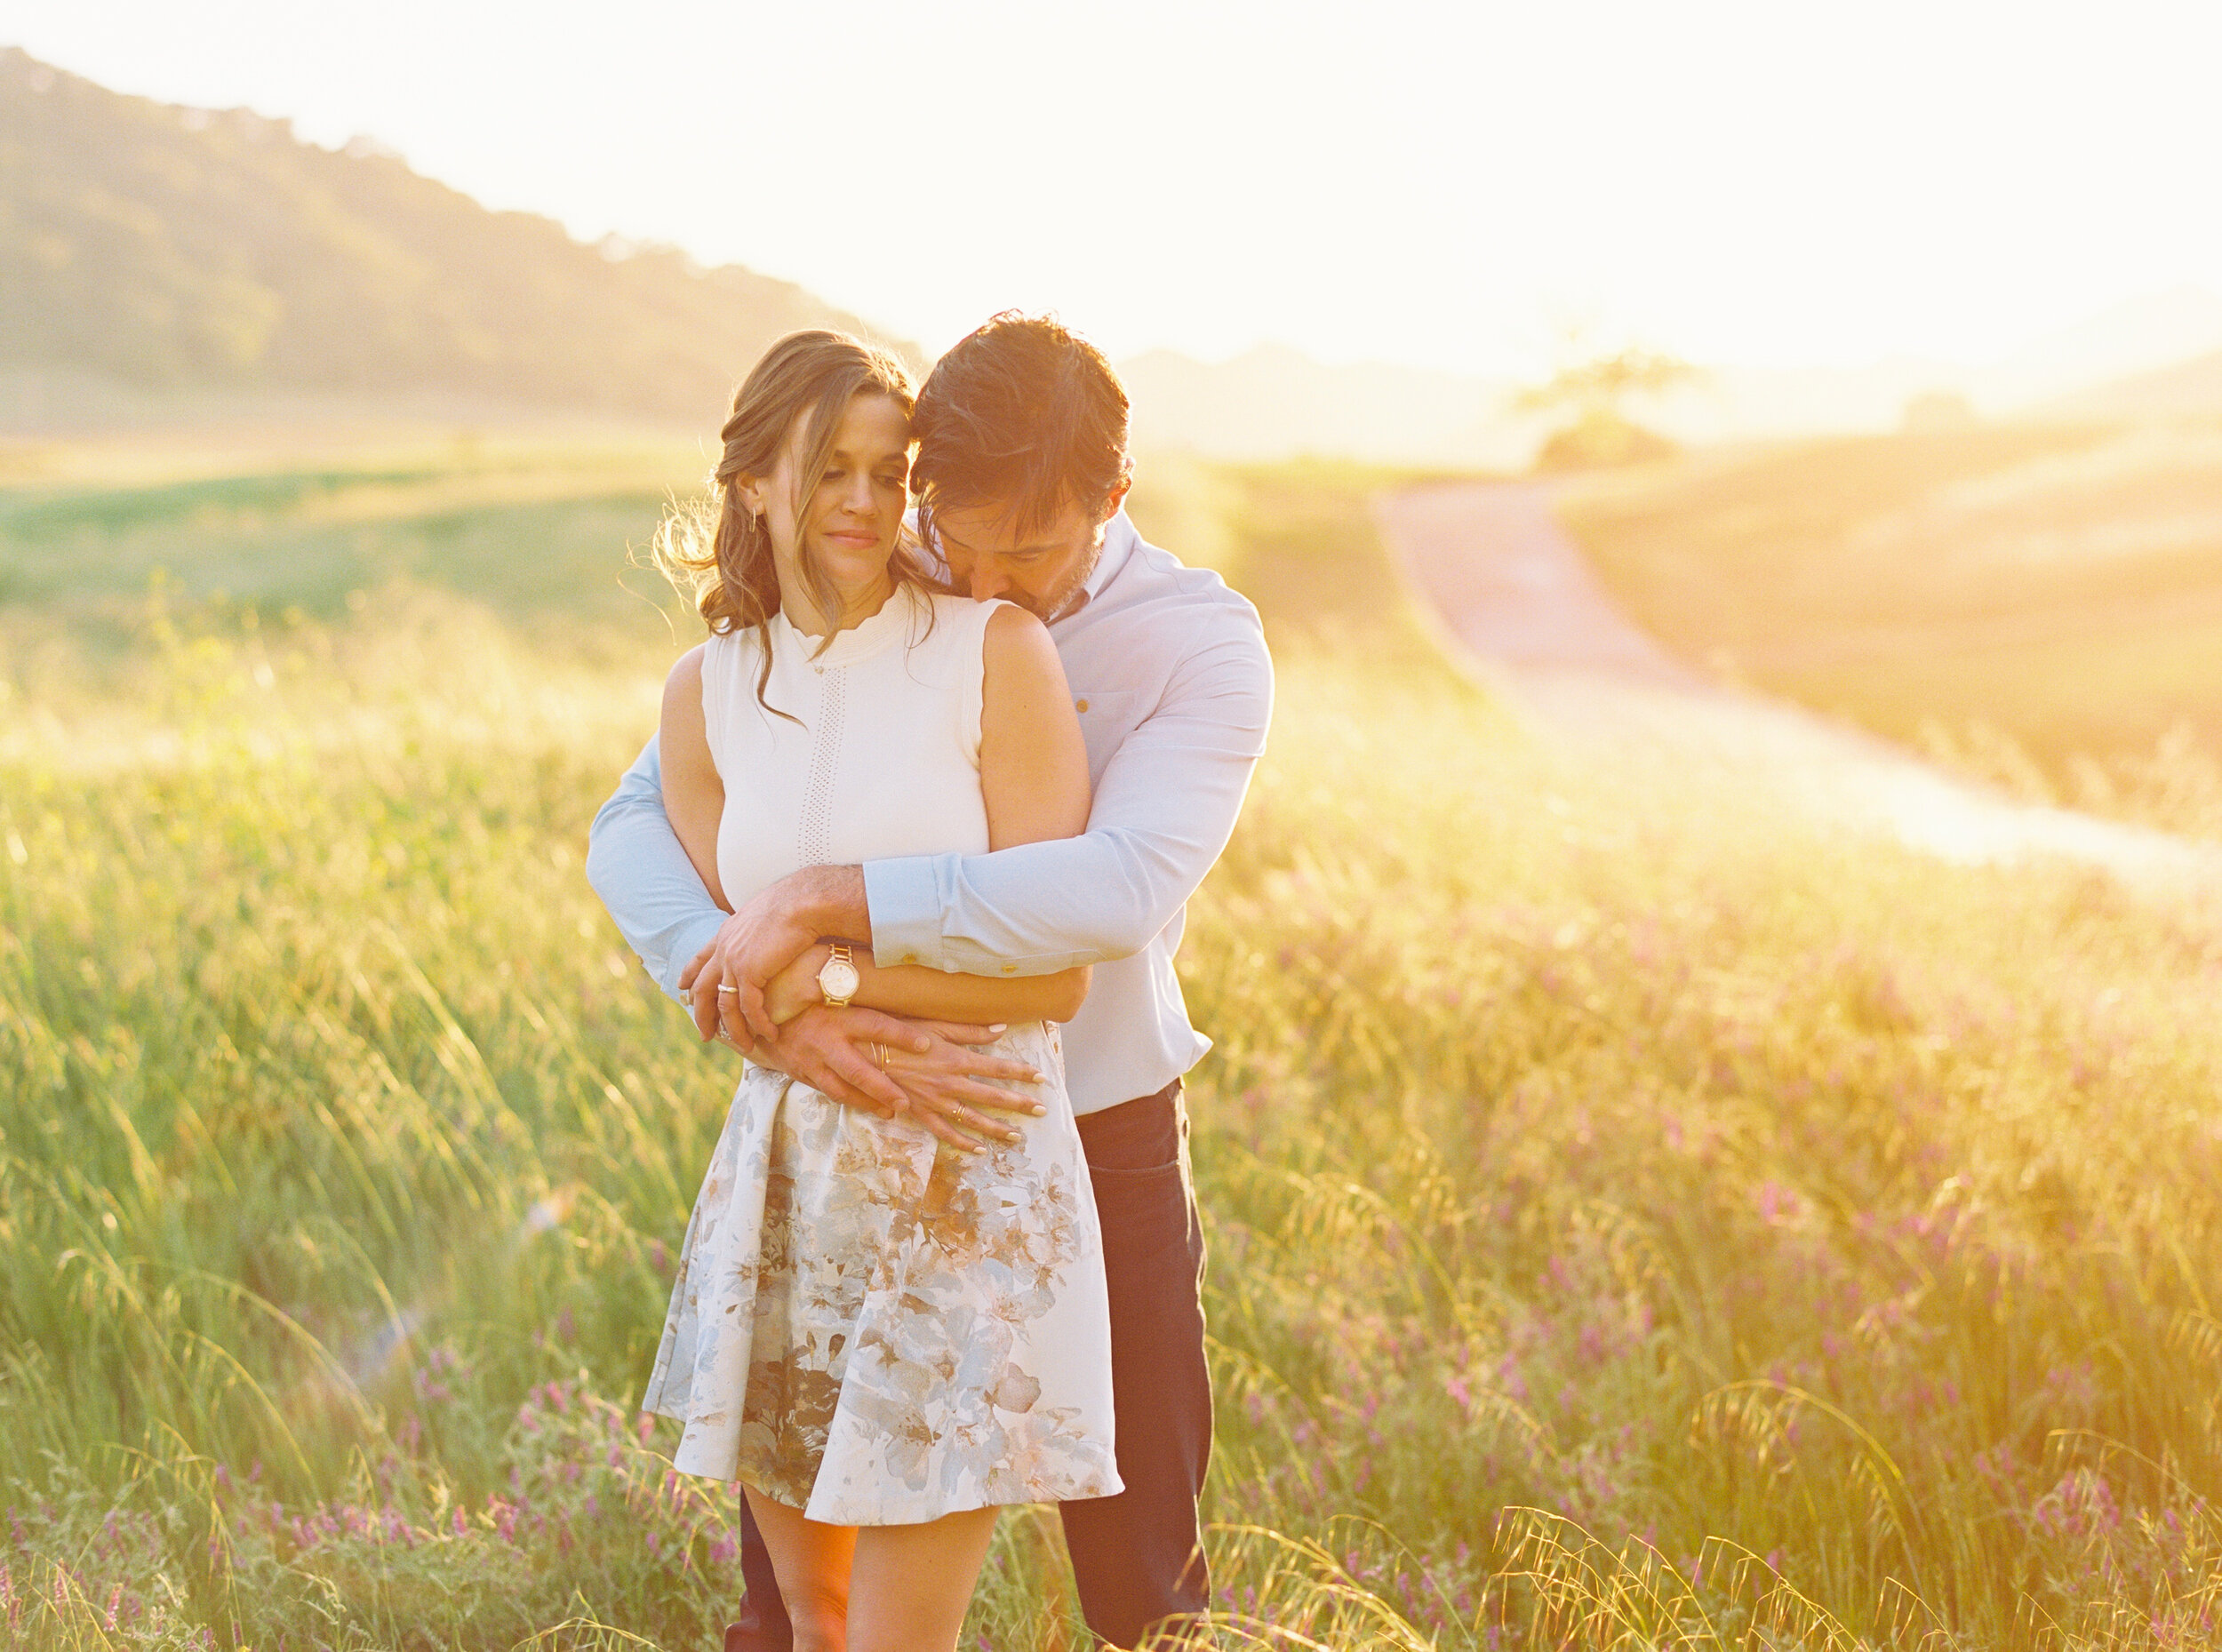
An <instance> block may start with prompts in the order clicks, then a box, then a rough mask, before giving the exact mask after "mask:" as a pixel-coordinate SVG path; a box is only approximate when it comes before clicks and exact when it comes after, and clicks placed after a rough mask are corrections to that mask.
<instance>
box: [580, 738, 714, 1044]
mask: <svg viewBox="0 0 2222 1652" xmlns="http://www.w3.org/2000/svg"><path fill="white" fill-rule="evenodd" d="M587 882H589V883H591V884H592V885H593V886H594V892H595V894H597V895H599V896H600V897H601V898H602V904H603V906H606V907H608V908H609V910H610V916H611V918H612V919H613V920H615V922H616V923H617V927H618V930H619V933H620V934H622V935H623V936H624V937H625V939H626V942H627V945H629V946H631V947H632V949H633V950H634V951H635V953H637V954H639V955H640V961H641V962H642V963H643V965H644V966H645V967H646V968H647V970H648V973H649V976H650V977H651V978H652V979H653V980H654V981H655V983H656V985H657V986H660V987H662V988H663V990H664V991H665V993H666V994H668V995H669V996H670V997H672V998H673V999H675V1000H677V1001H678V1002H681V1003H684V1002H686V1001H685V1000H684V999H683V998H682V997H681V996H680V993H679V976H680V973H681V972H682V971H683V970H685V969H686V967H687V965H688V964H690V963H691V962H693V961H694V955H695V954H697V953H699V952H700V951H701V950H702V948H704V947H705V946H708V945H709V944H710V942H711V941H713V940H715V938H716V937H717V931H718V930H719V929H720V928H721V927H722V926H723V924H724V922H725V914H724V912H723V909H721V908H720V907H719V906H718V904H717V903H716V902H715V901H714V900H712V899H711V898H710V892H709V890H707V889H706V888H704V887H703V883H702V880H701V878H700V877H699V876H698V875H697V874H696V873H695V870H694V863H693V862H692V861H691V860H689V859H688V858H687V851H686V850H684V849H683V848H682V847H681V846H680V843H679V839H678V835H677V834H675V833H674V832H673V831H672V829H671V818H670V817H669V816H668V815H667V814H666V813H665V812H664V792H663V764H662V761H661V759H660V757H659V754H658V752H657V749H656V742H655V740H654V739H652V738H651V739H650V741H649V742H648V744H647V745H646V746H643V748H642V749H641V754H640V756H639V757H638V758H637V759H636V760H635V762H634V763H633V766H632V767H631V768H630V769H627V770H626V771H625V776H624V778H622V779H620V780H619V782H618V785H617V790H616V791H615V792H613V793H611V795H610V800H609V802H605V803H603V805H602V807H601V809H600V810H597V811H596V812H595V817H594V826H593V828H592V829H591V830H590V831H589V832H588V834H587Z"/></svg>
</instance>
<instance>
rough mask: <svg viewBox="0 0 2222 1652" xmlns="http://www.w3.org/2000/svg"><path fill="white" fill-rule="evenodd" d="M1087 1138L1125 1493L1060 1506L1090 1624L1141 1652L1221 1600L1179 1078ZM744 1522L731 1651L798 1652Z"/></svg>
mask: <svg viewBox="0 0 2222 1652" xmlns="http://www.w3.org/2000/svg"><path fill="white" fill-rule="evenodd" d="M1080 1140H1081V1145H1082V1147H1083V1149H1084V1150H1085V1151H1086V1153H1087V1155H1088V1177H1089V1180H1090V1181H1091V1182H1092V1183H1093V1184H1094V1185H1095V1190H1096V1212H1097V1215H1098V1217H1099V1219H1100V1220H1101V1222H1102V1225H1103V1264H1104V1273H1105V1275H1106V1278H1107V1281H1108V1284H1109V1287H1110V1297H1111V1383H1112V1409H1113V1413H1114V1417H1115V1426H1116V1431H1117V1436H1118V1440H1117V1444H1118V1456H1119V1478H1120V1479H1121V1480H1123V1481H1124V1482H1125V1484H1126V1489H1125V1490H1124V1491H1122V1492H1121V1493H1120V1494H1119V1495H1118V1496H1115V1497H1091V1498H1090V1499H1088V1500H1087V1501H1085V1502H1081V1503H1067V1504H1063V1505H1062V1506H1061V1510H1060V1512H1062V1514H1063V1515H1064V1520H1065V1543H1066V1546H1067V1548H1069V1549H1070V1550H1071V1551H1072V1556H1073V1575H1074V1578H1075V1582H1077V1583H1078V1584H1079V1586H1080V1605H1081V1610H1082V1611H1083V1612H1084V1613H1085V1614H1086V1615H1087V1618H1088V1627H1089V1628H1090V1629H1091V1630H1092V1631H1094V1632H1095V1633H1096V1634H1097V1635H1099V1637H1101V1638H1102V1639H1103V1640H1107V1641H1109V1642H1110V1643H1111V1644H1112V1645H1113V1646H1115V1647H1120V1648H1131V1647H1134V1646H1138V1645H1139V1644H1140V1643H1141V1642H1142V1640H1144V1639H1145V1638H1146V1637H1147V1635H1149V1634H1150V1632H1152V1631H1153V1630H1155V1631H1156V1632H1158V1634H1159V1637H1160V1640H1167V1639H1171V1638H1173V1637H1176V1636H1177V1635H1178V1633H1179V1627H1180V1624H1181V1623H1182V1622H1183V1620H1187V1619H1200V1618H1201V1616H1202V1615H1203V1611H1204V1609H1205V1608H1206V1606H1207V1604H1208V1602H1209V1600H1210V1599H1211V1577H1210V1575H1209V1573H1208V1572H1207V1571H1206V1570H1205V1568H1204V1562H1203V1544H1202V1542H1201V1540H1200V1537H1199V1535H1198V1532H1197V1529H1196V1499H1197V1497H1198V1496H1200V1495H1201V1494H1202V1492H1203V1471H1204V1468H1205V1466H1206V1465H1207V1464H1208V1463H1209V1462H1210V1460H1211V1373H1210V1371H1209V1369H1207V1368H1206V1366H1205V1364H1204V1358H1203V1230H1202V1228H1201V1227H1199V1226H1198V1225H1197V1222H1196V1209H1195V1188H1194V1185H1193V1184H1192V1182H1191V1180H1190V1177H1189V1172H1188V1115H1187V1109H1186V1108H1185V1107H1183V1105H1181V1097H1180V1081H1179V1080H1178V1079H1176V1080H1174V1081H1172V1082H1171V1084H1168V1085H1167V1086H1166V1087H1165V1088H1164V1089H1162V1090H1160V1091H1158V1092H1157V1093H1156V1094H1155V1095H1154V1096H1144V1097H1140V1098H1139V1100H1135V1101H1128V1102H1122V1103H1120V1104H1119V1105H1117V1106H1115V1107H1107V1108H1105V1109H1104V1110H1103V1111H1101V1112H1099V1113H1087V1114H1084V1115H1083V1117H1082V1118H1081V1120H1080ZM740 1520H741V1545H740V1567H741V1576H742V1578H743V1580H744V1582H745V1583H746V1584H747V1593H746V1594H745V1595H744V1596H743V1597H742V1600H741V1603H740V1616H739V1619H738V1620H737V1621H736V1622H735V1623H734V1624H732V1625H731V1627H730V1628H728V1629H727V1630H726V1631H725V1652H791V1648H793V1646H794V1643H795V1642H794V1634H793V1632H792V1631H791V1630H790V1629H789V1627H788V1625H787V1608H786V1607H785V1606H784V1605H783V1604H782V1603H781V1601H780V1600H779V1580H778V1578H777V1577H775V1576H773V1575H772V1570H771V1555H770V1554H769V1553H768V1552H766V1551H765V1549H764V1546H763V1537H762V1536H759V1535H758V1534H757V1531H756V1523H755V1520H752V1519H751V1518H750V1517H749V1514H748V1504H747V1499H746V1498H743V1499H742V1501H741V1508H740Z"/></svg>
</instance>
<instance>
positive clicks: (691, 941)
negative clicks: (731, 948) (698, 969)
mask: <svg viewBox="0 0 2222 1652" xmlns="http://www.w3.org/2000/svg"><path fill="white" fill-rule="evenodd" d="M724 927H725V914H723V913H722V912H720V911H718V910H717V909H716V908H715V907H712V908H711V909H710V910H709V911H708V912H707V914H704V915H703V916H701V917H699V918H698V919H696V920H694V921H693V922H691V923H685V924H682V925H681V926H679V928H678V929H676V930H674V931H673V932H672V938H671V952H670V954H669V955H668V956H667V957H666V958H665V959H664V966H663V969H662V970H660V971H651V973H653V974H654V975H655V977H656V985H657V986H660V987H662V988H663V989H664V994H665V995H666V996H667V997H669V998H671V999H673V1000H675V1001H676V1002H679V1003H681V1004H685V1005H687V1007H688V1008H689V1009H691V1008H692V1007H693V1006H692V1005H691V1003H688V1001H687V999H686V998H685V996H684V995H683V994H681V992H680V991H679V978H680V977H681V976H682V975H683V974H685V973H686V968H687V966H688V965H689V964H691V963H692V962H694V959H695V954H698V953H699V952H700V951H701V950H702V949H703V948H704V947H705V946H708V945H709V944H710V943H711V942H712V941H714V940H715V939H716V938H717V932H718V931H719V930H722V929H723V928H724Z"/></svg>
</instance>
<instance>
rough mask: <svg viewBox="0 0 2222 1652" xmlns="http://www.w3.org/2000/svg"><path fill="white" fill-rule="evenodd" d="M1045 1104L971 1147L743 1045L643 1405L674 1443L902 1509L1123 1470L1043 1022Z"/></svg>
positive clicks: (1093, 1265)
mask: <svg viewBox="0 0 2222 1652" xmlns="http://www.w3.org/2000/svg"><path fill="white" fill-rule="evenodd" d="M992 1049H993V1050H994V1053H995V1054H998V1055H1006V1056H1009V1057H1011V1058H1013V1059H1015V1060H1019V1061H1024V1062H1027V1063H1029V1064H1030V1065H1033V1066H1034V1067H1035V1070H1036V1071H1037V1072H1040V1073H1043V1074H1044V1075H1045V1076H1046V1077H1047V1078H1048V1079H1049V1082H1047V1083H1045V1084H1043V1085H1042V1086H1040V1087H1039V1091H1038V1093H1039V1094H1040V1095H1041V1097H1042V1099H1043V1100H1044V1101H1045V1102H1047V1103H1048V1104H1049V1107H1050V1111H1049V1113H1047V1114H1046V1115H1044V1116H1043V1117H1042V1118H1039V1119H1032V1120H1028V1119H1025V1118H1023V1117H1021V1118H1019V1125H1020V1127H1021V1129H1023V1130H1024V1132H1025V1135H1024V1139H1023V1140H1021V1141H1020V1142H1019V1144H1018V1145H1015V1146H1007V1147H1006V1146H1001V1145H997V1146H992V1147H990V1149H989V1150H988V1151H987V1152H986V1153H955V1152H953V1151H951V1150H949V1149H947V1148H946V1147H941V1146H939V1144H938V1143H937V1142H936V1141H935V1140H934V1138H933V1137H932V1135H931V1133H929V1132H928V1131H927V1130H926V1129H923V1127H922V1126H919V1125H917V1124H914V1123H911V1122H909V1121H905V1120H901V1119H895V1120H882V1119H879V1118H875V1117H874V1116H873V1115H872V1114H871V1113H865V1112H862V1111H860V1110H859V1109H857V1108H854V1107H846V1106H843V1105H841V1104H839V1103H838V1102H835V1101H832V1100H830V1099H828V1098H827V1097H825V1096H824V1095H822V1094H820V1093H819V1091H817V1090H815V1089H811V1088H810V1087H809V1086H807V1085H804V1084H800V1083H796V1082H795V1081H793V1080H791V1079H789V1078H787V1076H786V1075H785V1074H783V1073H774V1072H771V1071H770V1070H768V1069H766V1068H763V1067H758V1066H753V1065H752V1066H750V1067H749V1068H748V1069H747V1073H746V1074H745V1075H744V1076H743V1078H742V1080H741V1082H740V1089H739V1092H738V1093H737V1094H736V1095H735V1096H734V1097H733V1105H732V1110H731V1113H729V1114H728V1115H727V1117H726V1121H725V1129H724V1132H723V1134H722V1135H721V1136H720V1137H718V1142H717V1149H716V1152H715V1153H714V1154H713V1155H712V1157H711V1160H710V1168H709V1173H708V1174H707V1176H706V1177H704V1178H703V1181H702V1192H701V1194H700V1196H699V1198H697V1199H696V1201H695V1203H694V1217H693V1219H692V1220H691V1222H690V1223H689V1224H688V1225H687V1236H686V1242H685V1244H684V1245H683V1247H682V1249H681V1252H680V1257H679V1277H678V1280H677V1281H676V1282H675V1285H674V1286H673V1289H672V1293H671V1309H670V1313H669V1314H668V1315H667V1317H666V1319H665V1321H664V1334H663V1343H662V1346H661V1347H660V1348H659V1350H658V1351H657V1354H656V1364H655V1369H654V1371H653V1372H652V1374H651V1376H650V1377H649V1379H648V1393H647V1397H646V1398H645V1399H644V1400H643V1402H642V1404H643V1409H646V1410H649V1411H652V1412H655V1413H657V1414H658V1415H659V1416H663V1417H675V1418H677V1419H678V1420H679V1421H680V1422H681V1423H683V1425H685V1427H684V1430H683V1433H682V1434H681V1436H680V1441H679V1448H678V1451H677V1452H676V1454H675V1456H674V1458H673V1461H674V1463H675V1465H676V1466H677V1467H678V1468H679V1469H680V1470H681V1471H682V1472H685V1473H689V1474H701V1475H707V1476H708V1477H710V1478H712V1479H716V1480H735V1479H738V1480H745V1481H746V1482H747V1484H748V1485H750V1486H752V1487H754V1488H755V1489H756V1490H757V1491H759V1492H761V1493H763V1495H764V1496H770V1497H772V1498H775V1499H777V1500H778V1501H779V1502H781V1503H784V1504H787V1505H789V1506H790V1507H793V1508H799V1509H801V1510H802V1511H803V1512H804V1513H805V1514H807V1515H808V1516H809V1517H810V1518H811V1520H822V1521H825V1522H826V1523H827V1524H829V1525H839V1526H899V1525H907V1524H911V1523H913V1522H916V1521H921V1520H936V1519H939V1517H940V1516H942V1515H944V1514H953V1513H955V1512H959V1511H961V1510H965V1509H977V1508H983V1507H986V1506H987V1505H989V1504H1003V1503H1039V1502H1060V1503H1062V1502H1071V1501H1074V1500H1075V1499H1078V1498H1082V1497H1101V1496H1110V1495H1111V1494H1113V1493H1115V1492H1116V1491H1118V1490H1120V1489H1121V1485H1120V1481H1119V1476H1118V1469H1117V1466H1116V1464H1115V1459H1114V1456H1113V1450H1112V1433H1111V1330H1110V1316H1109V1308H1108V1304H1107V1298H1106V1297H1105V1293H1104V1281H1103V1241H1102V1236H1101V1234H1100V1233H1099V1231H1098V1228H1097V1225H1096V1207H1095V1198H1094V1195H1093V1193H1091V1189H1090V1187H1089V1184H1088V1163H1087V1160H1086V1159H1085V1157H1084V1156H1083V1154H1082V1152H1081V1146H1080V1131H1079V1129H1078V1127H1077V1126H1076V1125H1075V1123H1074V1121H1073V1113H1072V1104H1071V1102H1070V1100H1069V1099H1068V1098H1067V1096H1066V1095H1065V1087H1064V1082H1063V1076H1062V1075H1063V1071H1064V1068H1063V1063H1062V1060H1061V1059H1060V1051H1059V1047H1058V1040H1057V1035H1056V1033H1055V1031H1054V1030H1053V1029H1051V1028H1050V1027H1048V1026H1044V1025H1043V1024H1042V1023H1040V1022H1035V1023H1032V1024H1030V1025H1028V1026H1014V1027H1012V1028H1011V1030H1010V1031H1009V1032H1008V1033H1005V1034H1004V1035H1003V1037H1002V1038H1001V1039H1000V1040H998V1041H996V1043H995V1045H994V1046H992Z"/></svg>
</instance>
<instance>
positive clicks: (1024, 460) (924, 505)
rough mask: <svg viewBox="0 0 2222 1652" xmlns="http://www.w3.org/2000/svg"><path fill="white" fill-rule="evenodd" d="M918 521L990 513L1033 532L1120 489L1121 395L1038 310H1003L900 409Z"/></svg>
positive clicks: (1090, 356)
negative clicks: (912, 454)
mask: <svg viewBox="0 0 2222 1652" xmlns="http://www.w3.org/2000/svg"><path fill="white" fill-rule="evenodd" d="M911 429H912V431H913V432H914V434H915V435H916V436H917V438H918V457H917V459H915V461H913V463H912V465H911V467H910V485H911V489H912V491H914V492H915V494H916V495H917V497H918V507H919V508H918V515H919V525H920V527H921V529H922V530H925V531H928V532H931V525H932V521H933V513H934V512H935V511H936V510H937V509H939V510H978V509H979V508H981V507H995V508H996V509H999V510H1001V511H1003V512H1004V513H1005V517H1004V519H1005V520H1006V521H1007V522H1008V523H1010V524H1011V527H1012V528H1013V529H1014V530H1015V531H1018V532H1019V533H1022V534H1027V533H1036V532H1039V531H1042V530H1043V529H1044V528H1046V527H1048V526H1049V525H1050V523H1052V522H1053V521H1055V520H1056V518H1057V517H1058V516H1059V515H1060V514H1062V513H1063V512H1064V511H1065V510H1066V509H1067V507H1071V506H1075V505H1077V506H1079V507H1081V508H1083V510H1086V511H1089V512H1091V513H1093V512H1095V511H1098V510H1099V509H1100V508H1101V507H1103V505H1104V504H1105V502H1106V501H1107V500H1108V499H1110V497H1111V496H1112V495H1113V494H1114V493H1115V492H1117V491H1118V490H1119V489H1120V488H1122V487H1123V486H1124V485H1125V484H1126V482H1127V479H1128V478H1129V477H1130V476H1131V475H1133V473H1134V462H1133V460H1132V459H1130V458H1128V457H1127V451H1126V389H1125V387H1123V385H1121V384H1120V383H1119V378H1118V375H1117V374H1116V373H1115V372H1113V371H1111V363H1109V362H1107V361H1106V360H1105V359H1104V356H1103V352H1102V351H1101V350H1099V349H1098V348H1096V347H1095V346H1094V345H1092V344H1091V343H1089V342H1088V341H1087V339H1083V338H1082V337H1080V336H1079V335H1078V334H1077V333H1075V332H1073V331H1070V330H1069V329H1068V328H1067V327H1065V326H1064V325H1063V324H1062V323H1059V322H1057V321H1055V320H1053V319H1052V318H1051V317H1049V316H1046V315H1022V314H1021V313H1020V312H1019V311H1017V310H1005V311H1004V312H1003V314H1002V315H995V316H992V317H990V318H989V320H988V322H987V325H986V326H984V327H982V328H980V329H979V331H977V332H973V333H971V334H968V335H967V336H966V337H965V338H963V339H960V340H959V341H958V342H957V343H956V344H955V346H954V347H951V348H950V350H949V352H948V354H947V355H944V356H943V357H942V358H941V359H940V361H939V362H938V363H935V365H934V369H933V371H932V372H931V374H930V375H928V377H927V379H926V382H925V387H924V388H923V389H921V390H920V391H919V392H918V402H917V405H916V407H915V409H914V410H913V411H912V413H911Z"/></svg>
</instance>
